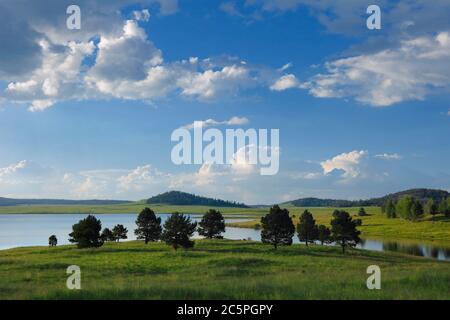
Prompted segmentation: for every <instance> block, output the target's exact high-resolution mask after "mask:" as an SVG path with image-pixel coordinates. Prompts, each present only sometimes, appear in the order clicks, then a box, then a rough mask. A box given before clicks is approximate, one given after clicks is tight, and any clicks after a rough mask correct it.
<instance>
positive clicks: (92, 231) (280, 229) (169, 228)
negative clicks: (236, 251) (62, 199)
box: [49, 205, 365, 253]
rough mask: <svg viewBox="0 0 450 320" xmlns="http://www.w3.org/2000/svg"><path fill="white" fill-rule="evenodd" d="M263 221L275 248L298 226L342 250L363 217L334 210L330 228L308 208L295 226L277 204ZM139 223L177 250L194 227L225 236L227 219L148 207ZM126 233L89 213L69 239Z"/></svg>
mask: <svg viewBox="0 0 450 320" xmlns="http://www.w3.org/2000/svg"><path fill="white" fill-rule="evenodd" d="M359 215H365V211H364V209H363V208H361V209H360V212H359ZM261 224H262V231H261V241H262V243H266V244H271V245H273V246H274V248H275V249H277V247H278V246H280V245H291V244H292V242H293V240H292V239H293V237H294V234H295V231H296V230H297V233H298V238H299V240H300V242H304V243H305V244H306V246H309V244H310V243H313V242H315V241H319V242H320V243H321V244H322V245H323V244H325V243H332V242H335V243H336V244H338V245H340V246H341V247H342V252H343V253H344V252H345V248H346V247H354V246H356V244H357V243H358V242H360V238H359V235H360V231H358V230H357V229H356V227H357V226H358V225H361V221H360V220H359V219H355V220H353V219H352V217H351V216H350V214H349V213H348V212H346V211H343V210H335V211H334V213H333V217H332V220H331V223H330V224H331V228H328V227H326V226H324V225H317V224H316V221H315V220H314V218H313V216H312V214H311V213H310V212H309V211H308V210H305V211H304V212H303V214H302V215H301V216H300V221H299V223H298V225H297V228H295V226H294V223H293V222H292V218H291V217H290V215H289V211H288V210H287V209H281V208H280V207H279V206H278V205H275V206H273V207H272V208H270V210H269V213H268V214H267V215H265V216H264V217H262V218H261ZM136 226H137V228H136V229H135V230H134V233H135V235H136V238H137V239H139V240H144V242H145V243H146V244H147V243H149V242H155V241H164V242H165V243H167V244H168V245H170V246H172V247H173V248H174V249H175V250H177V249H178V248H185V249H186V248H191V247H193V246H194V241H192V240H191V237H192V236H193V234H194V232H195V231H198V233H199V235H201V236H203V237H205V238H207V239H221V238H223V237H222V233H223V232H225V219H224V217H223V215H222V214H221V213H220V211H217V210H214V209H210V210H209V211H208V212H206V213H205V214H204V215H203V217H202V219H201V221H200V222H199V223H198V225H197V222H193V221H191V218H190V217H189V216H187V215H184V214H182V213H178V212H175V213H173V214H171V215H170V217H169V218H168V219H167V220H166V221H165V222H164V224H163V225H161V218H160V217H157V216H156V214H155V212H154V211H153V210H151V209H150V208H145V209H143V210H142V211H141V212H140V213H139V215H138V217H137V219H136ZM127 234H128V230H127V228H125V227H124V226H123V225H121V224H118V225H116V226H115V227H114V228H113V229H112V230H110V229H108V228H104V229H103V230H102V223H101V221H100V220H99V219H97V218H96V217H95V216H93V215H89V216H87V217H86V218H84V219H82V220H80V221H79V222H78V223H76V224H74V225H73V226H72V232H71V233H70V234H69V237H70V238H69V241H70V242H72V243H75V244H76V245H77V247H78V248H96V247H101V246H102V245H103V244H104V243H105V242H107V241H115V242H119V241H120V239H127ZM56 244H57V239H56V236H55V235H52V236H50V238H49V245H50V246H55V245H56Z"/></svg>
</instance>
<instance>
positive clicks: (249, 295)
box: [0, 240, 450, 299]
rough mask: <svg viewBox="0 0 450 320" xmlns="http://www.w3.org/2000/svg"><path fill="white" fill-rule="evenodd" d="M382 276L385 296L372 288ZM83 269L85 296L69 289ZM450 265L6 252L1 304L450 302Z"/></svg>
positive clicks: (371, 259) (117, 251)
mask: <svg viewBox="0 0 450 320" xmlns="http://www.w3.org/2000/svg"><path fill="white" fill-rule="evenodd" d="M374 264H375V265H378V266H380V268H381V272H382V274H381V278H382V289H381V290H368V289H367V288H366V279H367V277H368V275H367V274H366V268H367V267H368V266H369V265H374ZM69 265H78V266H80V267H81V273H82V280H81V286H82V290H79V291H71V290H68V289H66V279H67V275H66V268H67V267H68V266H69ZM449 283H450V263H448V262H442V261H433V260H428V259H424V258H418V257H411V256H407V255H402V254H398V253H378V252H370V251H364V250H349V252H348V253H346V254H345V255H342V254H341V253H340V248H338V247H322V246H318V245H314V246H312V247H310V248H307V247H306V246H304V245H293V246H291V247H282V248H279V249H278V250H276V251H275V250H273V249H272V247H271V246H268V245H262V244H259V243H255V242H248V241H231V240H213V241H207V240H200V241H196V245H195V248H194V249H191V250H188V251H184V250H178V251H174V250H173V249H171V248H170V247H169V246H167V245H165V244H163V243H152V244H148V245H145V244H144V243H143V242H137V241H133V242H127V243H119V244H117V243H108V244H106V245H105V246H103V247H102V248H99V249H82V250H80V249H76V248H75V247H73V246H60V247H53V248H47V247H31V248H18V249H11V250H5V251H1V252H0V299H80V298H81V299H450V290H449Z"/></svg>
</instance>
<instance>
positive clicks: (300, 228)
mask: <svg viewBox="0 0 450 320" xmlns="http://www.w3.org/2000/svg"><path fill="white" fill-rule="evenodd" d="M297 232H298V239H299V240H300V242H305V243H306V246H307V247H308V246H309V245H308V244H309V243H313V242H314V240H316V239H317V226H316V221H315V220H314V218H313V216H312V214H311V213H310V212H309V211H308V210H305V211H304V212H303V213H302V215H301V216H300V223H299V224H298V225H297Z"/></svg>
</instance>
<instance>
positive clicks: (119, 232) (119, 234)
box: [112, 224, 128, 242]
mask: <svg viewBox="0 0 450 320" xmlns="http://www.w3.org/2000/svg"><path fill="white" fill-rule="evenodd" d="M112 233H113V236H114V239H115V240H116V241H117V242H119V240H120V239H127V238H128V236H127V233H128V229H127V228H125V227H124V226H123V224H118V225H116V226H115V227H114V228H113V229H112Z"/></svg>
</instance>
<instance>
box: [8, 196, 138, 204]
mask: <svg viewBox="0 0 450 320" xmlns="http://www.w3.org/2000/svg"><path fill="white" fill-rule="evenodd" d="M130 202H131V201H123V200H63V199H11V198H1V197H0V206H20V205H43V206H45V205H112V204H122V203H130Z"/></svg>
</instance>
